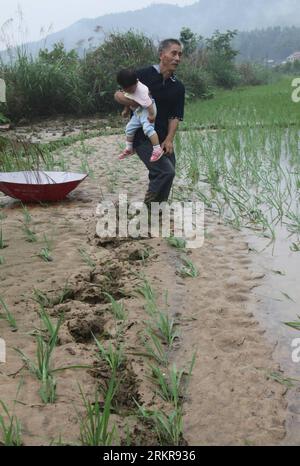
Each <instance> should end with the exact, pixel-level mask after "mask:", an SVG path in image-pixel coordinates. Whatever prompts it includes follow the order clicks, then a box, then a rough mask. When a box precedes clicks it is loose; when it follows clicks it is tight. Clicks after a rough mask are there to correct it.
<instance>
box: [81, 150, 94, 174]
mask: <svg viewBox="0 0 300 466" xmlns="http://www.w3.org/2000/svg"><path fill="white" fill-rule="evenodd" d="M79 169H80V171H81V173H87V174H88V175H89V176H90V177H91V178H94V171H93V169H92V168H91V166H90V164H89V161H88V158H87V156H86V155H82V156H81V165H80V167H79Z"/></svg>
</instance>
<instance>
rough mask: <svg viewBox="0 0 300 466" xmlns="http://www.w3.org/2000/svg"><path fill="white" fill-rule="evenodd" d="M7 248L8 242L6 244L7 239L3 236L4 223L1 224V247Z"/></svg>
mask: <svg viewBox="0 0 300 466" xmlns="http://www.w3.org/2000/svg"><path fill="white" fill-rule="evenodd" d="M5 248H7V244H6V241H5V240H4V238H3V230H2V225H1V228H0V249H5Z"/></svg>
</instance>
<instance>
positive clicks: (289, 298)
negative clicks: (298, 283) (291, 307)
mask: <svg viewBox="0 0 300 466" xmlns="http://www.w3.org/2000/svg"><path fill="white" fill-rule="evenodd" d="M280 293H281V294H282V295H283V296H284V297H285V298H286V299H288V300H289V301H292V302H293V303H294V302H295V301H294V300H293V298H291V297H290V296H289V295H288V294H287V293H285V292H284V291H280Z"/></svg>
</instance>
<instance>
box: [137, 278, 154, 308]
mask: <svg viewBox="0 0 300 466" xmlns="http://www.w3.org/2000/svg"><path fill="white" fill-rule="evenodd" d="M135 292H136V293H137V294H139V295H141V296H143V297H144V299H145V301H146V304H145V311H146V312H147V314H149V315H150V316H155V315H156V314H157V312H158V308H157V304H156V295H155V292H154V291H153V288H152V287H151V285H150V283H149V282H148V280H147V279H146V278H144V279H143V284H142V285H140V286H138V287H137V288H136V289H135Z"/></svg>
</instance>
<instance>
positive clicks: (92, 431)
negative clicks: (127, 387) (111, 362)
mask: <svg viewBox="0 0 300 466" xmlns="http://www.w3.org/2000/svg"><path fill="white" fill-rule="evenodd" d="M116 389H117V386H116V381H115V379H114V377H112V378H111V380H110V383H109V386H108V390H107V393H106V395H105V400H104V406H103V409H101V405H100V402H99V398H98V394H97V393H96V394H95V398H94V400H93V401H90V400H88V399H87V398H86V396H85V395H84V393H83V391H82V389H81V388H80V393H81V397H82V400H83V404H84V408H85V416H83V415H81V416H79V424H80V441H81V444H82V445H87V446H111V445H112V444H113V442H114V440H115V437H116V425H115V424H113V425H112V427H111V428H109V423H110V415H111V407H112V401H113V398H114V395H115V393H116Z"/></svg>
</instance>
